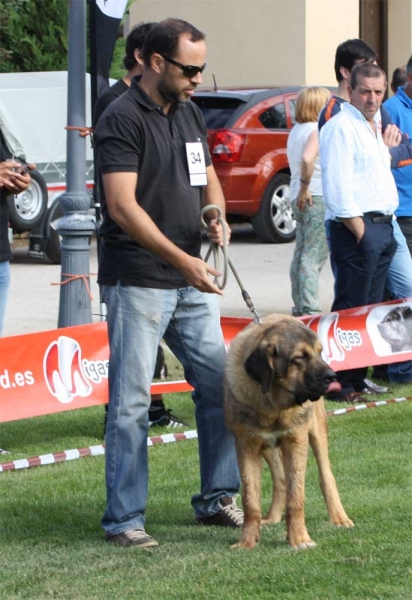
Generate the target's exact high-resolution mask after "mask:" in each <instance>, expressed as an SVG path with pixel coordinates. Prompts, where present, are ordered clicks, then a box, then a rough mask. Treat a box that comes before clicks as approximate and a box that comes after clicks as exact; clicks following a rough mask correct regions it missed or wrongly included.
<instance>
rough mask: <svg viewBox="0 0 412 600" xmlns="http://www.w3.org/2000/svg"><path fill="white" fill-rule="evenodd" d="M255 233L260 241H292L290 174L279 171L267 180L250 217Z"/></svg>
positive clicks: (294, 222)
mask: <svg viewBox="0 0 412 600" xmlns="http://www.w3.org/2000/svg"><path fill="white" fill-rule="evenodd" d="M251 221H252V226H253V230H254V232H255V234H256V235H257V236H258V238H259V239H261V240H262V242H266V243H269V244H279V243H283V242H292V241H293V240H294V239H295V235H296V221H295V220H294V219H293V215H292V206H291V203H290V175H288V174H287V173H279V175H275V177H274V178H273V179H272V180H271V181H270V182H269V185H268V187H267V188H266V191H265V193H264V194H263V198H262V202H261V204H260V208H259V211H258V212H257V213H256V214H255V216H254V217H252V219H251Z"/></svg>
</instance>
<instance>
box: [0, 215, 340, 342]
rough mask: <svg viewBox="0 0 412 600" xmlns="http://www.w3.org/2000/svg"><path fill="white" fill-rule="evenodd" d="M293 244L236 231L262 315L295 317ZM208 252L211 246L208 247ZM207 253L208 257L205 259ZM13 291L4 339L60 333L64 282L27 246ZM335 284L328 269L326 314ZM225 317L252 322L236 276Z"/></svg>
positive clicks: (237, 256)
mask: <svg viewBox="0 0 412 600" xmlns="http://www.w3.org/2000/svg"><path fill="white" fill-rule="evenodd" d="M293 250H294V244H262V243H260V242H259V240H258V239H257V238H256V237H255V236H254V234H253V231H252V229H251V227H250V226H247V225H242V226H235V227H233V235H232V242H231V244H230V248H229V254H230V258H231V261H232V262H233V264H234V266H235V268H236V270H237V272H238V275H239V277H240V279H241V280H242V283H243V286H244V287H245V288H246V290H247V291H248V292H249V294H250V296H251V298H252V301H253V303H254V305H255V307H256V309H257V310H258V311H259V313H260V314H261V315H266V314H269V313H271V312H281V313H290V310H291V306H292V301H291V296H290V281H289V265H290V262H291V258H292V254H293ZM205 252H206V246H205ZM205 252H204V254H205ZM90 273H93V274H95V273H97V254H96V241H95V240H93V241H92V244H91V250H90ZM11 276H12V282H11V290H10V299H9V305H8V309H7V315H6V323H5V330H4V335H18V334H23V333H31V332H35V331H44V330H47V329H55V328H56V327H57V318H58V311H59V298H60V287H59V286H58V285H57V286H54V285H51V284H52V283H58V282H59V281H60V265H52V264H50V263H49V262H48V261H47V260H45V261H37V260H33V259H30V258H29V257H28V256H27V244H26V243H24V242H18V243H15V244H14V260H13V262H12V267H11ZM332 286H333V278H332V274H331V271H330V267H329V263H327V264H326V265H325V267H324V268H323V271H322V274H321V303H322V308H323V310H324V311H325V312H326V311H328V310H329V308H330V306H331V304H332ZM91 291H92V295H93V297H94V300H93V303H92V312H93V315H94V316H93V320H96V321H98V320H100V317H99V313H100V304H99V294H98V288H97V284H96V277H95V276H94V275H93V276H92V277H91ZM221 306H222V315H227V316H239V317H251V316H252V315H251V313H250V312H249V309H248V308H247V307H246V305H245V303H244V300H243V298H242V296H241V292H240V289H239V286H238V284H237V282H236V280H235V278H234V277H233V275H232V274H230V276H229V280H228V285H227V287H226V290H225V295H224V297H223V298H222V300H221Z"/></svg>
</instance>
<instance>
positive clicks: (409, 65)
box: [406, 55, 412, 75]
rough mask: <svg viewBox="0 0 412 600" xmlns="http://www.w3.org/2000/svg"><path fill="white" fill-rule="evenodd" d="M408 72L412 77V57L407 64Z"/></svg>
mask: <svg viewBox="0 0 412 600" xmlns="http://www.w3.org/2000/svg"><path fill="white" fill-rule="evenodd" d="M406 72H407V73H410V74H411V75H412V55H411V57H410V59H409V60H408V62H407V63H406Z"/></svg>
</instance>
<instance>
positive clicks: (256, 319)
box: [200, 204, 262, 325]
mask: <svg viewBox="0 0 412 600" xmlns="http://www.w3.org/2000/svg"><path fill="white" fill-rule="evenodd" d="M209 210H215V211H216V212H217V215H218V216H217V221H218V222H219V223H220V224H221V225H222V228H223V246H219V244H215V243H214V242H211V243H210V246H209V249H208V251H207V253H206V256H205V258H204V261H205V262H207V261H208V258H209V256H210V254H211V253H213V259H214V265H215V269H216V270H217V271H220V262H219V248H220V250H221V251H222V252H223V257H224V265H223V275H222V277H223V280H222V282H220V281H219V280H218V278H217V277H215V279H214V283H215V284H216V285H217V287H218V288H219V289H220V290H223V289H224V288H225V286H226V282H227V275H228V271H229V267H230V269H231V271H232V273H233V275H234V277H235V279H236V281H237V283H238V285H239V287H240V290H241V292H242V298H243V300H244V301H245V303H246V306H247V307H248V309H249V310H250V312H252V313H253V315H254V317H253V321H254V322H255V323H256V324H258V325H260V324H261V323H262V319H261V318H260V315H259V313H258V311H257V310H256V308H255V307H254V305H253V302H252V299H251V297H250V296H249V293H248V292H247V291H246V290H245V288H244V287H243V284H242V282H241V280H240V277H239V275H238V274H237V272H236V269H235V267H234V266H233V264H232V261H231V260H230V258H229V254H228V234H227V225H226V221H224V220H223V219H222V211H221V209H220V206H217V205H216V204H208V205H207V206H204V207H203V208H202V210H201V211H200V224H201V226H202V227H203V228H204V229H206V230H207V229H209V225H208V224H207V223H206V221H205V219H204V214H205V213H206V212H208V211H209Z"/></svg>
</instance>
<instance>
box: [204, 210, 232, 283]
mask: <svg viewBox="0 0 412 600" xmlns="http://www.w3.org/2000/svg"><path fill="white" fill-rule="evenodd" d="M209 210H215V211H216V212H217V219H216V220H217V222H218V223H220V224H221V226H222V230H223V246H220V245H219V244H216V243H215V242H210V246H209V249H208V251H207V253H206V256H205V258H204V259H203V260H204V261H205V262H207V261H208V259H209V256H210V255H211V254H213V262H214V268H215V269H216V271H221V268H220V259H219V256H220V254H219V249H220V250H222V252H223V269H222V275H221V280H220V279H219V277H215V278H214V280H213V283H214V284H215V285H217V287H218V288H219V290H224V289H225V287H226V283H227V275H228V271H229V256H228V251H227V248H228V244H229V242H228V234H227V225H226V221H225V220H224V219H222V210H221V208H220V206H217V205H216V204H208V205H207V206H204V207H203V208H202V210H201V211H200V224H201V226H202V227H203V228H204V229H206V230H208V229H209V225H208V224H207V223H206V221H205V219H204V215H205V213H207V212H209Z"/></svg>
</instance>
